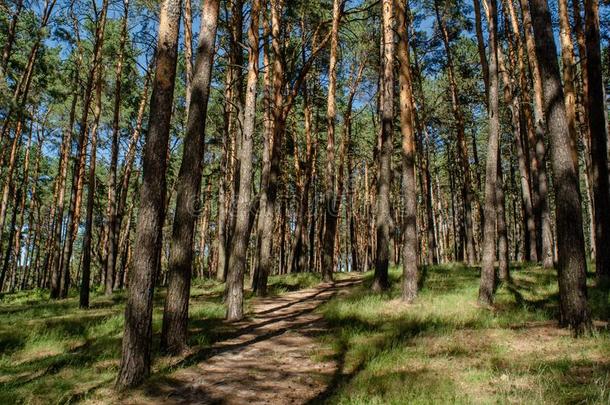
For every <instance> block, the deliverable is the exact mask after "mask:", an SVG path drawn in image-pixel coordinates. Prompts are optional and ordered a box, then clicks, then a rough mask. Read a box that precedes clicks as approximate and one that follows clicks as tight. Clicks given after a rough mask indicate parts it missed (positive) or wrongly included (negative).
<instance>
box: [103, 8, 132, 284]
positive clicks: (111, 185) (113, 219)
mask: <svg viewBox="0 0 610 405" xmlns="http://www.w3.org/2000/svg"><path fill="white" fill-rule="evenodd" d="M128 15H129V0H123V22H122V26H121V37H120V40H119V56H118V59H117V63H116V69H115V75H116V76H115V77H116V79H115V89H114V111H113V119H112V146H111V157H110V171H109V174H108V212H107V217H108V221H107V225H106V235H107V242H106V243H107V246H108V247H107V257H106V259H105V260H104V262H105V263H106V269H105V273H106V277H105V281H106V285H105V288H104V291H105V293H106V295H110V294H112V289H113V286H114V281H115V271H116V261H117V254H118V252H117V232H118V231H119V229H120V228H119V227H118V225H119V224H118V221H117V208H118V207H117V165H118V157H119V134H120V128H119V126H120V121H121V96H122V94H121V85H122V73H123V60H124V58H125V43H126V42H127V22H128Z"/></svg>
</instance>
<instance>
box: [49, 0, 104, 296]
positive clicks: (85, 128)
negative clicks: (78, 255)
mask: <svg viewBox="0 0 610 405" xmlns="http://www.w3.org/2000/svg"><path fill="white" fill-rule="evenodd" d="M107 11H108V0H104V1H103V2H102V8H101V10H100V16H99V20H98V21H97V25H96V28H95V44H94V49H93V61H92V64H93V66H92V69H91V71H90V73H89V77H88V79H87V84H86V88H85V93H84V94H85V95H84V98H83V112H82V116H81V120H80V126H81V128H80V134H79V146H78V153H77V156H76V159H75V162H74V173H73V176H74V181H73V185H72V193H71V197H70V209H69V213H68V225H67V231H66V238H65V240H64V248H63V252H62V257H61V261H60V267H59V268H60V269H61V270H60V271H59V273H60V283H59V297H60V298H66V297H67V296H68V290H69V288H70V268H71V266H70V265H71V263H70V262H71V259H72V249H73V247H74V241H75V240H76V236H77V234H78V229H79V225H80V214H81V200H82V192H83V183H84V177H85V163H86V150H87V143H88V138H89V109H90V108H89V107H90V105H91V100H92V97H93V94H92V93H93V86H94V84H95V80H96V77H97V74H98V70H99V69H101V67H102V48H103V42H104V31H105V28H106V16H107Z"/></svg>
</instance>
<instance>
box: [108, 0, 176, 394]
mask: <svg viewBox="0 0 610 405" xmlns="http://www.w3.org/2000/svg"><path fill="white" fill-rule="evenodd" d="M180 11H181V0H164V1H163V3H162V6H161V15H160V18H159V37H158V40H157V67H156V74H155V79H154V82H153V95H152V99H151V106H150V113H149V114H150V118H149V130H148V136H147V139H146V144H145V146H144V156H143V183H142V186H141V190H140V209H139V212H138V221H137V229H136V241H135V247H134V250H135V254H134V258H133V266H132V268H131V269H130V271H129V292H128V296H127V304H126V308H125V331H124V334H123V343H122V355H121V367H120V370H119V376H118V379H117V382H116V386H117V388H118V389H126V388H130V387H134V386H136V385H139V384H140V383H142V381H144V379H145V378H146V377H147V376H148V375H149V373H150V363H151V346H152V304H153V303H152V300H153V292H154V287H155V279H156V272H157V269H158V265H159V261H160V251H161V235H162V227H163V218H164V216H165V215H164V214H165V213H164V211H165V193H166V169H167V160H166V151H167V148H168V141H169V131H170V123H171V113H172V103H173V98H174V84H175V83H174V81H175V78H176V62H177V58H178V33H179V30H180Z"/></svg>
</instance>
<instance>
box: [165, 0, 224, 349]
mask: <svg viewBox="0 0 610 405" xmlns="http://www.w3.org/2000/svg"><path fill="white" fill-rule="evenodd" d="M219 3H220V2H219V0H207V1H206V2H204V3H203V8H202V14H201V15H202V23H201V27H202V29H201V31H200V32H199V45H198V46H197V51H196V62H195V71H194V76H193V82H192V86H191V99H190V100H191V105H190V106H189V117H188V123H187V128H186V136H185V138H184V145H183V155H182V164H181V165H180V172H179V173H178V178H177V180H176V186H177V193H176V213H175V215H174V224H173V228H172V239H171V246H170V259H169V270H168V281H169V282H168V286H167V298H166V299H165V308H164V310H163V328H162V333H161V346H162V347H163V348H164V349H166V350H168V351H170V352H173V353H179V352H181V351H183V350H184V349H185V348H186V347H187V331H188V306H189V305H188V304H189V296H190V290H191V278H192V273H193V270H192V267H193V243H194V230H195V223H196V222H197V216H198V215H200V201H199V199H200V193H201V191H200V190H201V176H202V174H203V157H204V149H205V129H206V117H207V109H208V100H209V96H210V83H211V80H212V68H213V65H214V51H215V41H216V30H217V27H218V12H219V8H220V4H219Z"/></svg>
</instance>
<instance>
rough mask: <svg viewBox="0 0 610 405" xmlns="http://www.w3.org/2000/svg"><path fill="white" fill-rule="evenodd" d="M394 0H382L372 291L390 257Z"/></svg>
mask: <svg viewBox="0 0 610 405" xmlns="http://www.w3.org/2000/svg"><path fill="white" fill-rule="evenodd" d="M393 2H394V0H383V1H382V2H381V7H382V35H383V62H382V65H381V69H382V72H381V74H382V78H383V80H382V81H381V83H382V85H383V86H382V88H381V89H380V91H381V93H382V94H381V97H382V102H381V135H380V142H381V143H380V150H379V158H378V159H379V163H378V164H379V169H378V179H377V221H376V228H377V229H376V232H377V255H376V260H375V275H374V279H373V286H372V288H373V291H383V290H387V289H388V288H389V286H390V282H389V279H388V266H389V261H390V229H392V216H391V213H390V188H391V181H392V149H393V147H392V132H393V130H394V129H393V127H394V126H393V120H394V105H393V104H394V31H393V21H394V16H393V9H394V7H393Z"/></svg>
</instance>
